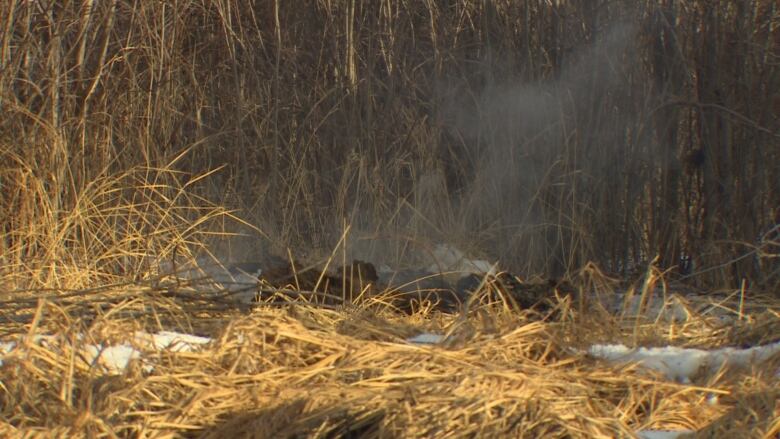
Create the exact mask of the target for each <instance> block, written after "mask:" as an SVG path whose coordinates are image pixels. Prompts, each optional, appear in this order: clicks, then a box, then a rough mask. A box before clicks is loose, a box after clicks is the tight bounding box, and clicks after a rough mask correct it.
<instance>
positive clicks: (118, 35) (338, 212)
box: [0, 0, 780, 285]
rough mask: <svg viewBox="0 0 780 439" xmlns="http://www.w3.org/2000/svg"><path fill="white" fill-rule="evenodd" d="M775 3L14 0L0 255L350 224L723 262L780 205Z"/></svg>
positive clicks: (99, 258) (27, 265) (234, 246)
mask: <svg viewBox="0 0 780 439" xmlns="http://www.w3.org/2000/svg"><path fill="white" fill-rule="evenodd" d="M779 26H780V11H779V10H778V6H777V3H776V2H775V1H772V0H742V1H737V2H735V1H712V0H707V1H704V0H701V1H674V0H645V1H636V0H603V1H602V0H594V1H566V0H553V1H551V0H546V1H541V0H539V1H537V0H527V1H508V0H507V1H499V0H490V1H489V0H482V1H477V0H475V1H469V0H452V1H430V0H429V1H412V2H409V1H400V0H381V1H357V0H310V1H297V0H296V1H290V0H285V1H281V0H276V1H270V0H268V1H249V0H191V1H186V0H172V1H159V2H146V1H130V0H111V1H93V0H82V1H26V0H7V1H4V2H2V6H0V115H1V116H0V156H1V157H2V158H1V159H0V192H1V193H2V196H0V227H1V229H0V233H1V234H2V241H0V258H2V259H0V265H2V266H3V267H4V268H3V270H4V274H5V275H9V276H10V275H12V274H13V273H21V272H27V273H35V276H34V280H35V281H36V282H37V283H38V284H42V285H47V284H51V283H52V282H53V281H52V279H57V278H58V277H57V275H58V274H61V272H60V271H58V270H67V269H68V268H67V267H71V269H73V270H76V271H77V272H78V273H80V274H79V276H86V277H85V278H83V280H82V281H78V280H76V281H73V282H74V284H79V283H85V282H87V281H92V280H94V278H96V277H100V276H101V275H105V274H106V273H119V274H122V273H126V272H128V271H137V270H140V269H142V268H143V267H144V260H146V259H148V258H147V256H153V257H159V256H164V257H169V256H171V255H173V254H176V252H177V251H184V250H181V249H182V248H185V247H186V248H188V250H187V251H192V246H196V247H197V245H198V244H200V243H203V242H206V241H208V240H209V234H208V233H209V232H215V231H216V232H219V231H220V230H228V231H231V232H238V233H242V234H243V235H244V236H241V237H239V238H238V239H231V240H228V241H230V242H229V244H224V243H223V244H221V245H223V248H222V249H221V250H219V251H220V252H226V253H228V254H229V257H230V258H256V257H262V256H264V255H265V254H267V253H279V252H284V249H285V248H288V247H289V248H291V249H293V250H294V252H297V253H298V254H301V255H304V256H306V255H316V254H317V253H318V252H329V251H330V249H332V248H333V247H334V246H335V245H336V243H337V242H338V240H339V238H340V236H341V234H342V232H343V230H344V227H345V225H350V226H351V232H350V240H349V243H350V249H351V251H352V252H353V254H354V255H355V256H359V257H364V258H370V259H373V260H375V261H377V262H395V263H398V261H400V260H404V261H410V260H411V259H413V258H412V256H410V255H414V254H415V252H413V251H412V250H414V249H418V248H426V246H429V245H430V244H433V243H436V242H444V241H446V242H453V243H456V244H457V245H459V246H461V247H462V248H465V249H468V251H469V252H470V253H472V254H475V255H476V256H483V257H488V258H490V259H493V260H495V259H500V260H501V261H502V263H503V265H504V266H505V267H506V268H509V269H512V270H517V271H519V272H535V273H540V272H541V273H547V274H552V275H560V274H562V273H564V272H566V271H567V270H571V269H576V268H578V267H581V266H582V265H583V264H585V263H586V262H587V261H595V262H597V263H598V264H600V265H601V266H602V267H605V268H608V269H610V270H613V271H621V270H628V269H630V268H631V267H632V266H635V265H636V264H638V263H641V262H643V261H644V262H648V261H649V260H650V259H652V258H653V257H655V256H656V255H658V256H659V257H660V259H659V261H658V263H659V264H660V265H661V266H664V267H670V266H673V265H675V264H676V263H677V260H678V257H679V256H680V254H681V253H683V252H687V253H690V254H692V255H694V258H695V260H696V263H697V266H698V267H699V268H706V267H712V266H717V265H719V264H724V263H726V262H728V261H731V260H733V259H734V258H736V257H738V256H739V255H741V254H744V253H746V252H749V251H751V250H752V249H753V248H752V247H751V245H755V244H756V239H757V237H758V236H760V234H761V233H763V232H764V231H766V230H767V228H768V227H770V226H771V225H772V224H774V221H775V218H774V217H773V215H776V213H777V212H776V209H777V208H778V204H780V148H778V145H780V141H779V137H780V123H778V114H780V93H778V92H777V90H780V29H779V28H778V27H779ZM211 171H215V172H211ZM206 200H209V201H206ZM219 206H224V207H225V208H227V209H229V210H230V211H231V212H232V211H235V212H237V213H236V216H240V217H242V218H244V219H246V220H247V223H248V224H241V223H240V222H237V221H233V220H231V221H229V222H228V221H227V220H229V219H231V217H230V215H229V214H227V213H226V212H225V211H222V210H220V209H219ZM206 220H209V221H206ZM193 221H195V224H194V226H193ZM249 224H253V225H256V226H257V229H254V228H252V227H250V226H249ZM201 225H203V227H200V226H201ZM218 237H223V238H224V237H225V235H219V236H218ZM173 241H176V242H173ZM223 241H224V240H223ZM282 254H284V253H282ZM754 256H755V255H754ZM769 262H771V260H770V259H769V258H760V257H753V256H751V257H748V258H743V259H741V260H740V261H738V262H736V263H730V264H725V265H724V266H723V267H721V268H719V269H717V270H712V271H709V272H707V273H706V274H705V275H703V276H702V277H701V281H703V282H712V283H717V284H719V285H729V284H738V283H739V282H740V280H741V279H742V278H743V277H748V278H750V279H754V280H756V281H758V282H762V283H764V284H765V285H766V284H767V283H770V284H771V283H772V282H774V283H775V284H776V282H777V274H776V272H775V274H774V277H772V276H773V275H772V274H771V273H772V271H771V269H767V268H766V266H767V264H768V263H769ZM63 267H65V268H63ZM73 267H75V268H73ZM74 272H75V271H74ZM90 273H92V274H94V275H92V274H90ZM79 279H81V278H79Z"/></svg>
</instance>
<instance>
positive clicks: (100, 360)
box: [0, 331, 212, 375]
mask: <svg viewBox="0 0 780 439" xmlns="http://www.w3.org/2000/svg"><path fill="white" fill-rule="evenodd" d="M83 338H84V337H83V335H79V336H78V337H77V340H81V339H83ZM51 339H52V337H51V336H46V335H37V336H35V337H33V342H34V343H39V344H43V345H45V344H46V343H47V342H49V341H50V340H51ZM211 341H212V339H210V338H208V337H199V336H196V335H190V334H181V333H178V332H171V331H161V332H159V333H157V334H149V333H146V332H142V331H138V332H136V333H135V335H134V338H133V343H132V344H131V343H120V344H117V345H106V344H104V343H99V344H87V345H85V346H83V347H82V348H81V349H82V351H81V356H82V358H83V359H84V361H85V362H87V363H88V364H89V365H99V366H101V367H103V368H104V369H105V370H106V372H107V373H109V374H112V375H117V374H120V373H122V372H123V371H124V370H125V369H126V368H127V365H128V364H130V362H131V361H132V360H138V359H140V360H143V361H144V366H143V369H144V371H146V372H151V371H152V370H154V365H153V364H152V362H151V361H150V360H148V359H147V358H143V352H142V351H157V352H159V351H163V350H167V351H170V352H192V351H195V350H197V349H199V348H201V347H202V346H203V345H205V344H208V343H210V342H211ZM17 348H18V343H17V342H13V341H11V342H3V343H0V366H2V364H3V357H5V356H6V355H8V354H11V353H12V352H13V351H15V350H16V349H17Z"/></svg>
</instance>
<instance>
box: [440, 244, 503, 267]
mask: <svg viewBox="0 0 780 439" xmlns="http://www.w3.org/2000/svg"><path fill="white" fill-rule="evenodd" d="M428 271H430V272H431V273H440V272H441V273H444V272H462V273H488V274H495V271H496V269H495V267H494V265H493V264H491V263H490V262H488V261H484V260H481V259H469V258H467V257H466V255H465V254H464V253H463V252H462V251H460V250H458V249H457V248H455V247H453V246H451V245H448V244H439V245H437V246H436V248H435V249H433V263H432V264H431V265H430V266H429V267H428Z"/></svg>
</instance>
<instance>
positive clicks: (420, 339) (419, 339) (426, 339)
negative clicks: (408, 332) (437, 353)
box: [406, 332, 445, 344]
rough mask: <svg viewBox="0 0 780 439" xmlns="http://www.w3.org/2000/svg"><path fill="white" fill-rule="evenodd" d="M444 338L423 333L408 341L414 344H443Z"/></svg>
mask: <svg viewBox="0 0 780 439" xmlns="http://www.w3.org/2000/svg"><path fill="white" fill-rule="evenodd" d="M444 338H445V337H444V336H443V335H440V334H433V333H430V332H423V333H422V334H417V335H415V336H414V337H410V338H407V339H406V341H407V342H408V343H412V344H436V343H441V341H442V340H444Z"/></svg>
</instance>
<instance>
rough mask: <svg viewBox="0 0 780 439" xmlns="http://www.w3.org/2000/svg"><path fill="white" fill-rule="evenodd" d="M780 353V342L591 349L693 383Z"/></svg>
mask: <svg viewBox="0 0 780 439" xmlns="http://www.w3.org/2000/svg"><path fill="white" fill-rule="evenodd" d="M778 352H780V342H776V343H772V344H769V345H765V346H756V347H752V348H749V349H736V348H721V349H715V350H711V351H705V350H701V349H686V348H679V347H674V346H667V347H662V348H644V347H641V348H634V349H632V348H629V347H626V346H625V345H622V344H596V345H593V346H591V347H590V348H589V349H588V354H590V355H591V356H593V357H597V358H603V359H605V360H608V361H612V362H615V363H631V362H636V363H638V364H640V365H642V366H643V367H646V368H648V369H653V370H656V371H658V372H661V373H662V374H663V375H664V376H665V377H666V378H667V379H670V380H675V381H678V382H682V383H689V382H690V381H691V380H692V379H693V378H694V377H696V376H697V375H699V374H701V373H708V374H711V373H715V372H717V371H718V370H719V369H720V368H722V367H734V366H737V367H745V366H748V365H751V364H757V363H761V362H763V361H766V360H767V359H769V358H770V357H772V356H773V355H776V354H777V353H778Z"/></svg>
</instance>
